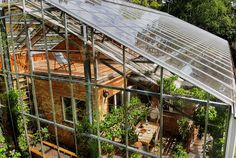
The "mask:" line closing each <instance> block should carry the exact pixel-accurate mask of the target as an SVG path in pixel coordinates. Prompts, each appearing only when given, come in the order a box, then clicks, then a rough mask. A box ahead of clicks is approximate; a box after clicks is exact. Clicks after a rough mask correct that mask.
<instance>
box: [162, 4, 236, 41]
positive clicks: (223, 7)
mask: <svg viewBox="0 0 236 158" xmlns="http://www.w3.org/2000/svg"><path fill="white" fill-rule="evenodd" d="M233 1H234V2H236V1H235V0H201V1H199V0H173V1H172V2H171V3H169V4H165V5H163V6H162V7H161V10H163V11H166V12H169V13H170V14H172V15H174V16H176V17H178V18H180V19H183V20H184V21H187V22H189V23H191V24H193V25H196V26H198V27H200V28H203V29H204V30H207V31H209V32H212V33H213V34H216V35H218V36H220V37H222V38H224V39H227V40H228V41H229V42H232V41H236V15H235V14H236V8H235V7H234V6H233V5H232V4H233ZM168 5H169V6H168Z"/></svg>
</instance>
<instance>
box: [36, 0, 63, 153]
mask: <svg viewBox="0 0 236 158" xmlns="http://www.w3.org/2000/svg"><path fill="white" fill-rule="evenodd" d="M40 5H41V14H42V27H43V38H44V49H45V53H46V62H47V72H48V82H49V93H50V100H51V106H52V115H53V122H54V124H53V125H54V131H55V137H56V145H57V156H58V157H60V151H59V140H58V131H57V126H56V112H55V110H56V109H55V103H54V96H53V89H52V76H51V70H50V65H49V55H48V45H47V36H46V28H45V19H44V7H43V0H41V3H40Z"/></svg>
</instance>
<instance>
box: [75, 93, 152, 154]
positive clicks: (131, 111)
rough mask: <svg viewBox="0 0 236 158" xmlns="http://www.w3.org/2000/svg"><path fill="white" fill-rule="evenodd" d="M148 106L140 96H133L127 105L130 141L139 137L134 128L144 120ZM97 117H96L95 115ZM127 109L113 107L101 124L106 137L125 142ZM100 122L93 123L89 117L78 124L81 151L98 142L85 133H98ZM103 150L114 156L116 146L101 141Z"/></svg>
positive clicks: (86, 151) (103, 134)
mask: <svg viewBox="0 0 236 158" xmlns="http://www.w3.org/2000/svg"><path fill="white" fill-rule="evenodd" d="M147 111H148V108H147V107H146V106H145V105H144V104H143V103H142V102H141V101H140V99H139V98H138V97H132V98H131V101H130V103H129V104H128V105H127V113H128V114H127V116H128V136H129V142H130V143H132V142H135V141H137V139H138V136H137V134H136V133H135V131H134V129H133V128H132V127H133V126H134V125H136V124H137V123H138V122H139V121H140V120H143V119H144V118H145V116H146V113H147ZM94 118H96V117H94ZM124 118H125V109H124V106H121V107H119V108H117V109H113V110H112V111H111V113H108V114H107V115H106V116H105V118H104V120H102V121H101V122H100V124H99V128H100V131H101V135H102V137H104V138H107V139H110V140H114V139H119V140H120V141H121V142H122V143H124V142H125V119H124ZM97 126H98V123H97V122H96V121H95V120H94V122H93V124H92V125H91V124H90V123H89V121H88V117H85V118H84V120H82V121H81V122H78V124H77V131H78V132H77V133H78V135H77V138H78V142H79V144H81V145H82V146H80V147H79V148H80V152H81V153H88V149H89V148H90V146H91V145H92V146H96V145H97V142H94V141H95V140H93V139H90V138H88V137H86V136H84V135H83V133H93V134H96V132H97V131H96V130H97ZM101 147H102V152H103V153H105V154H106V153H107V154H109V156H112V155H113V154H114V146H113V145H112V144H109V143H106V142H101Z"/></svg>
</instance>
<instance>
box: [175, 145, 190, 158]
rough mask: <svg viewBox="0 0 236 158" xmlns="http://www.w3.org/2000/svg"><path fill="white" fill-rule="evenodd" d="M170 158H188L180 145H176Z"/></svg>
mask: <svg viewBox="0 0 236 158" xmlns="http://www.w3.org/2000/svg"><path fill="white" fill-rule="evenodd" d="M172 158H188V154H187V152H186V151H185V150H184V149H183V146H182V144H177V145H176V146H175V148H174V150H173V152H172Z"/></svg>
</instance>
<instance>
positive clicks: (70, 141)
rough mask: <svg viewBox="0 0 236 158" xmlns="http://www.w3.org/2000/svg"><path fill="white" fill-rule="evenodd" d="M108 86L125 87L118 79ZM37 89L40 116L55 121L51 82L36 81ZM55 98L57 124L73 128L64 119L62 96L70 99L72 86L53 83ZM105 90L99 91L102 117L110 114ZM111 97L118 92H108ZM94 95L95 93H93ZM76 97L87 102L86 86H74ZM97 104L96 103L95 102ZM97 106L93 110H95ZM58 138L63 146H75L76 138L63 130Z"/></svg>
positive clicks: (109, 82)
mask: <svg viewBox="0 0 236 158" xmlns="http://www.w3.org/2000/svg"><path fill="white" fill-rule="evenodd" d="M106 84H109V85H114V86H115V85H116V86H123V78H122V77H117V78H115V79H112V80H110V81H107V82H106ZM35 89H36V96H37V102H38V109H39V114H40V115H41V116H43V117H44V118H46V119H48V120H51V121H52V120H53V115H52V106H51V100H50V92H49V82H48V81H47V80H39V79H35ZM52 89H53V96H54V105H55V113H56V121H57V123H60V124H63V125H66V126H70V127H72V124H71V123H67V122H65V121H64V118H63V107H62V99H61V97H62V96H68V97H70V85H69V84H68V83H64V82H60V81H53V82H52ZM103 90H105V89H103V88H100V89H98V108H99V110H100V111H101V115H104V114H105V113H107V112H108V105H107V102H106V101H104V97H103ZM106 90H108V89H106ZM108 91H109V96H108V97H110V96H112V95H114V94H116V93H118V92H119V91H118V90H108ZM92 93H93V94H94V91H92ZM74 97H75V98H77V99H80V100H84V101H86V93H85V86H83V85H79V84H74ZM94 103H95V101H94ZM95 107H96V106H95V104H94V106H93V108H95ZM49 130H50V133H52V134H54V127H53V126H49ZM58 137H59V141H60V142H62V143H63V144H66V145H68V146H71V147H73V146H74V137H73V134H71V133H69V132H67V131H66V130H63V129H58Z"/></svg>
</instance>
